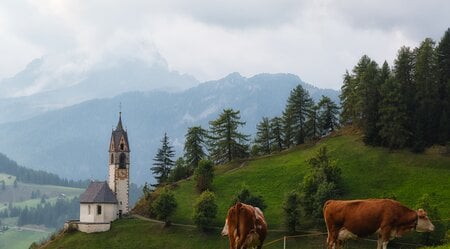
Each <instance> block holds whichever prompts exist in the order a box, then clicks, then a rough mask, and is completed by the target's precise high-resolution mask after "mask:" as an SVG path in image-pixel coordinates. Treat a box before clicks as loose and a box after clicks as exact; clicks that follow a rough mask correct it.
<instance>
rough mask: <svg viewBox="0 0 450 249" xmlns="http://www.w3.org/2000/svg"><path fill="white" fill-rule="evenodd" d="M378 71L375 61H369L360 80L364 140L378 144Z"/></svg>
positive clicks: (367, 142)
mask: <svg viewBox="0 0 450 249" xmlns="http://www.w3.org/2000/svg"><path fill="white" fill-rule="evenodd" d="M379 73H380V71H379V68H378V65H377V63H376V62H374V61H371V62H370V63H369V64H368V65H367V66H366V68H365V71H364V72H363V74H362V77H361V82H360V94H361V104H362V122H361V124H362V128H363V132H364V142H365V143H366V144H372V145H378V144H379V143H380V138H379V132H378V126H377V123H378V120H379V114H378V105H379V101H380V74H379Z"/></svg>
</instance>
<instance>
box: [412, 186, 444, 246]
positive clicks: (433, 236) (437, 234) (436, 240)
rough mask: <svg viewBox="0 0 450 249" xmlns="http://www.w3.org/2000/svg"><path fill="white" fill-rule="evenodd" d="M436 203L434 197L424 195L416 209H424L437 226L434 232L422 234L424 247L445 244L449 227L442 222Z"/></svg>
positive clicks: (421, 238)
mask: <svg viewBox="0 0 450 249" xmlns="http://www.w3.org/2000/svg"><path fill="white" fill-rule="evenodd" d="M432 203H436V200H434V198H433V195H428V194H424V195H423V196H422V197H421V198H419V200H418V201H417V205H416V208H417V209H419V208H422V209H424V210H425V212H427V215H428V218H430V219H431V221H432V223H433V225H434V226H435V228H434V231H433V232H431V233H422V234H420V240H421V241H420V243H422V244H424V245H433V246H435V245H441V244H443V243H444V242H445V236H446V233H447V227H446V225H445V223H444V222H443V221H442V220H441V216H440V214H439V211H438V209H437V207H436V206H435V205H433V204H432Z"/></svg>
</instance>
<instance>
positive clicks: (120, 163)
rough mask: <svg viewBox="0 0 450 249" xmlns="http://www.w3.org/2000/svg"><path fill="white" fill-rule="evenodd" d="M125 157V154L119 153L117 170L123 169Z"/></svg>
mask: <svg viewBox="0 0 450 249" xmlns="http://www.w3.org/2000/svg"><path fill="white" fill-rule="evenodd" d="M126 158H127V156H126V155H125V153H121V154H120V156H119V168H120V169H125V160H126Z"/></svg>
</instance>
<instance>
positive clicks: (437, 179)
mask: <svg viewBox="0 0 450 249" xmlns="http://www.w3.org/2000/svg"><path fill="white" fill-rule="evenodd" d="M321 146H327V148H328V152H329V155H330V156H331V158H332V159H333V160H334V161H335V163H336V164H337V165H338V166H339V167H340V168H341V169H342V177H343V182H344V187H345V195H344V196H343V198H344V199H358V198H380V197H385V196H392V195H394V196H396V198H397V200H399V201H400V202H402V203H404V204H405V205H407V206H409V207H411V208H415V205H416V203H417V199H418V198H420V197H421V196H422V195H423V194H426V193H428V194H434V198H433V200H434V201H435V203H434V204H436V205H437V206H438V208H439V210H440V212H441V215H442V216H443V217H446V216H445V215H447V216H448V215H449V214H450V206H449V205H448V203H449V202H450V180H449V179H450V157H448V156H442V155H437V154H431V155H427V154H413V153H411V152H408V151H389V150H387V149H384V148H373V147H368V146H365V145H364V144H363V143H362V141H361V138H360V136H357V135H340V136H335V137H331V138H327V139H324V140H322V141H321V142H320V143H318V144H317V146H300V147H297V148H294V149H292V150H290V151H285V152H282V153H279V154H275V155H271V156H266V157H261V158H257V159H252V160H249V161H244V162H236V163H233V164H228V165H223V166H219V167H218V168H217V170H216V172H215V174H216V175H215V178H214V182H213V191H214V192H215V194H216V199H217V204H218V205H219V212H218V217H217V219H216V221H215V223H214V225H216V226H220V225H222V224H223V220H224V218H225V215H226V211H227V208H228V207H229V205H230V202H231V200H232V198H233V196H234V195H235V193H237V192H238V191H239V189H240V188H241V186H242V184H246V185H247V186H248V187H249V189H250V190H251V191H252V192H253V193H255V194H258V195H261V196H262V197H263V198H264V200H265V203H266V204H267V206H268V207H267V209H266V210H265V211H264V214H265V216H266V219H267V222H268V224H269V227H270V228H283V211H282V203H283V201H284V198H285V195H286V194H287V193H288V192H289V191H291V190H293V189H297V188H298V186H299V183H300V182H301V181H302V179H303V177H304V175H305V173H306V172H307V170H308V164H307V160H308V159H309V158H311V157H313V156H314V155H315V153H316V151H317V150H318V148H319V147H321ZM194 184H195V183H194V181H193V180H185V181H182V182H180V183H179V184H178V186H177V187H176V189H175V196H176V199H177V202H178V208H177V212H176V214H175V217H174V221H175V222H179V223H188V224H192V223H193V222H192V220H191V216H192V212H193V203H194V200H195V199H196V198H197V197H198V193H197V192H196V191H195V188H194Z"/></svg>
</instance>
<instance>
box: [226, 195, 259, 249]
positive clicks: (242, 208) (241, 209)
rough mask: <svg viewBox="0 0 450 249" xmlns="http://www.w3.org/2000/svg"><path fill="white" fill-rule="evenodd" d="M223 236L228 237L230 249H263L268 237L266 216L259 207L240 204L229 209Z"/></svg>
mask: <svg viewBox="0 0 450 249" xmlns="http://www.w3.org/2000/svg"><path fill="white" fill-rule="evenodd" d="M222 235H223V236H227V235H228V238H229V241H230V249H247V248H258V249H261V248H262V244H263V242H264V239H265V238H266V235H267V223H266V220H265V219H264V214H263V213H262V211H261V210H260V209H259V208H258V207H253V206H251V205H247V204H244V203H240V202H238V203H236V205H234V206H232V207H230V208H229V209H228V214H227V217H226V219H225V225H224V227H223V230H222Z"/></svg>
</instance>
